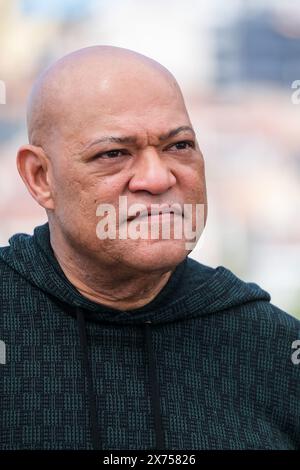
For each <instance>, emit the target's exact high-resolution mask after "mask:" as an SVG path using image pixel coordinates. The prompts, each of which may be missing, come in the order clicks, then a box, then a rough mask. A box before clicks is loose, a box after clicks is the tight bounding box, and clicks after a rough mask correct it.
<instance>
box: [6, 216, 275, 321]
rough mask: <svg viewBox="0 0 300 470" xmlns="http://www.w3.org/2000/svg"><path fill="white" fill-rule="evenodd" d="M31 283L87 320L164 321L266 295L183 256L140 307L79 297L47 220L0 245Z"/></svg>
mask: <svg viewBox="0 0 300 470" xmlns="http://www.w3.org/2000/svg"><path fill="white" fill-rule="evenodd" d="M1 259H2V261H4V262H5V263H6V264H8V265H9V266H10V267H11V268H12V269H14V270H15V271H17V272H18V273H19V274H20V276H22V277H24V278H25V279H26V280H27V281H28V282H30V283H31V284H32V285H34V286H36V287H38V288H39V289H41V290H42V291H43V292H45V294H47V295H49V296H51V297H52V298H53V301H54V302H57V303H58V304H60V305H61V306H63V309H64V311H65V312H66V313H69V314H71V315H75V314H76V311H77V308H78V307H79V308H81V309H83V310H84V311H85V318H86V320H87V321H89V320H91V321H97V322H105V323H111V324H118V325H121V324H123V325H130V324H136V325H138V324H143V323H145V322H151V323H152V324H160V323H168V322H174V321H177V320H182V319H188V318H195V317H199V316H203V315H211V314H213V313H215V312H220V311H221V310H225V309H229V308H232V307H235V306H239V305H242V304H244V303H246V302H250V301H255V300H266V301H270V300H271V298H270V295H269V294H268V293H267V292H266V291H264V290H262V289H261V288H260V287H259V286H258V285H257V284H255V283H252V282H244V281H242V280H241V279H239V278H238V277H236V276H235V275H234V274H233V273H232V272H231V271H230V270H228V269H226V268H225V267H223V266H218V267H217V268H215V269H213V268H210V267H208V266H205V265H203V264H201V263H198V262H196V261H194V260H193V259H191V258H189V257H187V258H186V259H185V260H184V261H183V262H182V263H180V264H179V265H178V266H177V268H176V270H175V271H174V273H173V274H172V276H171V277H170V279H169V281H168V283H167V284H166V286H165V287H164V288H163V289H162V291H161V292H160V293H159V294H158V296H157V297H156V298H155V299H154V300H153V301H151V302H150V303H149V304H147V305H146V306H144V307H141V308H138V309H135V310H130V311H120V310H115V309H112V308H110V307H105V306H103V305H100V304H97V303H95V302H93V301H90V300H89V299H87V298H86V297H84V296H83V295H82V294H81V293H80V292H79V291H78V290H77V289H76V288H75V287H74V286H73V285H72V284H71V283H70V282H69V280H68V279H67V278H66V276H65V274H64V272H63V271H62V269H61V267H60V265H59V263H58V262H57V260H56V258H55V256H54V253H53V250H52V248H51V244H50V234H49V225H48V223H46V224H44V225H41V226H38V227H36V228H35V229H34V234H33V235H28V234H25V233H17V234H15V235H14V236H12V237H11V238H10V239H9V246H7V247H3V248H1V249H0V260H1Z"/></svg>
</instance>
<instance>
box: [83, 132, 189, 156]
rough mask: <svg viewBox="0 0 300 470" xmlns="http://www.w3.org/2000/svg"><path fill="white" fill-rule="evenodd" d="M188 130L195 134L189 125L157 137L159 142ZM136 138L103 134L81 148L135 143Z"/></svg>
mask: <svg viewBox="0 0 300 470" xmlns="http://www.w3.org/2000/svg"><path fill="white" fill-rule="evenodd" d="M184 131H189V132H191V133H192V134H193V136H195V131H194V130H193V129H192V128H191V127H190V126H180V127H177V128H176V129H171V130H170V131H169V132H167V133H166V134H162V135H160V136H159V137H158V138H159V140H160V141H161V142H164V141H166V140H168V139H170V138H171V137H174V136H175V135H177V134H179V133H180V132H184ZM137 140H138V138H137V137H136V136H131V135H129V136H112V135H109V136H104V137H101V138H99V139H96V140H94V141H93V142H91V143H89V144H88V145H87V146H86V147H84V148H83V151H85V150H88V149H89V148H91V147H93V146H94V145H97V144H101V143H108V142H110V143H112V142H113V143H118V144H135V143H136V142H137Z"/></svg>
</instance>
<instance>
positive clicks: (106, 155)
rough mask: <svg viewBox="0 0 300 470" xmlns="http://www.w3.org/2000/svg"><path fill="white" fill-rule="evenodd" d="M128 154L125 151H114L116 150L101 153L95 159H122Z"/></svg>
mask: <svg viewBox="0 0 300 470" xmlns="http://www.w3.org/2000/svg"><path fill="white" fill-rule="evenodd" d="M126 153H128V152H127V151H126V150H124V149H114V150H108V151H107V152H101V153H97V155H95V157H94V158H102V159H104V160H107V159H111V158H120V157H122V156H123V155H125V154H126Z"/></svg>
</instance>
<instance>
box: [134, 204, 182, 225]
mask: <svg viewBox="0 0 300 470" xmlns="http://www.w3.org/2000/svg"><path fill="white" fill-rule="evenodd" d="M157 205H158V204H153V205H152V206H147V207H146V208H145V209H143V210H140V211H137V212H136V214H134V215H131V216H129V217H128V218H127V220H128V221H129V222H130V221H131V220H133V219H135V218H136V217H139V218H143V217H150V216H151V215H153V216H154V215H160V214H176V215H181V216H182V215H183V214H182V210H181V206H180V204H176V205H174V206H169V205H168V204H166V205H162V204H159V207H156V206H157ZM177 206H178V207H177Z"/></svg>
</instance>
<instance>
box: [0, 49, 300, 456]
mask: <svg viewBox="0 0 300 470" xmlns="http://www.w3.org/2000/svg"><path fill="white" fill-rule="evenodd" d="M27 121H28V136H29V143H28V144H25V145H23V146H22V147H21V148H20V149H19V151H18V155H17V167H18V171H19V173H20V175H21V177H22V179H23V181H24V183H25V185H26V187H27V189H28V191H29V192H30V194H31V195H32V197H33V198H34V199H35V201H36V202H37V203H38V204H40V205H41V206H42V207H43V208H44V209H45V211H46V214H47V219H48V222H47V223H46V224H44V225H41V226H38V227H36V228H35V230H34V234H33V235H32V236H31V235H27V234H23V233H18V234H15V235H14V236H12V237H11V238H10V240H9V246H7V247H2V248H1V249H0V270H1V281H0V292H1V304H0V305H1V317H0V333H1V337H0V340H1V350H0V351H1V357H0V368H1V404H2V406H1V412H0V448H1V449H6V450H11V449H13V450H16V449H44V450H45V449H105V450H117V449H118V450H138V449H144V450H148V449H159V450H175V449H176V450H185V449H193V450H201V449H297V448H299V445H300V400H299V398H300V393H299V391H300V380H299V379H300V376H299V375H300V374H299V372H300V365H299V362H300V354H299V349H300V341H299V332H300V325H299V322H298V321H297V320H296V319H294V318H293V317H292V316H290V315H288V314H287V313H285V312H283V311H282V310H280V309H279V308H277V307H276V306H274V305H273V304H271V303H270V300H271V299H270V295H269V294H268V293H267V292H266V291H265V290H263V289H261V288H260V287H259V286H258V285H257V284H255V283H253V282H245V281H242V280H241V279H239V278H238V277H236V276H235V275H234V274H233V273H232V272H231V271H230V270H228V269H227V268H226V267H223V266H218V267H217V268H212V267H209V266H205V265H203V264H201V263H198V262H196V261H194V260H192V259H191V258H190V257H188V255H189V253H190V252H191V250H192V248H193V247H194V246H195V244H196V242H197V240H198V239H199V237H200V235H201V233H202V231H203V228H204V226H205V224H206V219H207V197H206V184H205V171H204V161H203V156H202V153H201V150H200V148H199V144H198V142H197V139H196V135H195V131H194V129H193V125H192V123H191V120H190V118H189V115H188V112H187V110H186V106H185V103H184V99H183V96H182V93H181V91H180V89H179V86H178V84H177V82H176V80H175V78H174V77H173V76H172V74H171V73H170V72H169V71H168V70H167V69H165V68H164V67H163V66H162V65H160V64H158V63H157V62H155V61H154V60H152V59H150V58H148V57H145V56H143V55H141V54H138V53H136V52H134V51H130V50H126V49H122V48H117V47H111V46H95V47H90V48H85V49H82V50H79V51H76V52H73V53H71V54H69V55H67V56H65V57H63V58H62V59H60V60H58V61H57V62H56V63H55V64H53V65H52V66H50V67H49V68H48V69H47V70H46V71H45V72H44V73H42V75H41V76H40V77H39V78H38V79H37V81H36V82H35V84H34V85H33V89H32V92H31V94H30V98H29V103H28V119H27Z"/></svg>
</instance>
